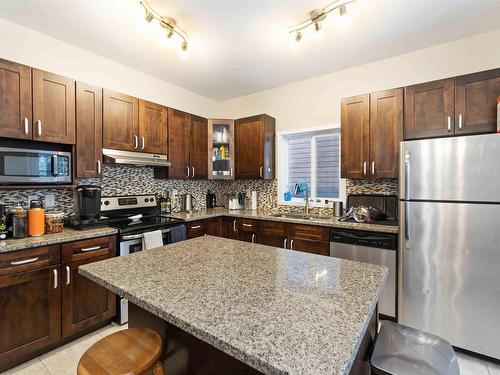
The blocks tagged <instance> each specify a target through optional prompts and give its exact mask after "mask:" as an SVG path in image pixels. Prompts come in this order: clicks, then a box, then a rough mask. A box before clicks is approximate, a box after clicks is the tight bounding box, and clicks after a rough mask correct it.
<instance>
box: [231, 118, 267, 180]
mask: <svg viewBox="0 0 500 375" xmlns="http://www.w3.org/2000/svg"><path fill="white" fill-rule="evenodd" d="M234 133H235V138H234V144H235V152H236V178H241V179H260V178H262V177H263V169H264V160H263V155H264V124H263V122H262V120H261V117H260V116H253V117H248V118H244V119H239V120H236V121H235V123H234Z"/></svg>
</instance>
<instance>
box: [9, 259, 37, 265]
mask: <svg viewBox="0 0 500 375" xmlns="http://www.w3.org/2000/svg"><path fill="white" fill-rule="evenodd" d="M37 260H38V257H35V258H29V259H23V260H15V261H13V262H10V265H11V266H20V265H22V264H28V263H34V262H36V261H37Z"/></svg>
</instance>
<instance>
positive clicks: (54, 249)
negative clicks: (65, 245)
mask: <svg viewBox="0 0 500 375" xmlns="http://www.w3.org/2000/svg"><path fill="white" fill-rule="evenodd" d="M59 249H60V248H59V245H53V246H44V247H35V248H33V249H26V250H19V251H12V252H8V253H4V254H0V276H6V275H12V274H16V273H20V272H26V271H31V270H36V269H40V268H46V267H49V266H52V265H56V264H59V263H61V255H60V251H59Z"/></svg>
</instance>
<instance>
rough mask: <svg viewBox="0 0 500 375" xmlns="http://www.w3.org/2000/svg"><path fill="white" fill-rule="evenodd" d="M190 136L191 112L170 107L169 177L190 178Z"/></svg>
mask: <svg viewBox="0 0 500 375" xmlns="http://www.w3.org/2000/svg"><path fill="white" fill-rule="evenodd" d="M189 136H190V126H189V114H187V113H186V112H182V111H178V110H176V109H173V108H168V158H169V160H170V162H171V163H172V165H171V166H170V167H169V168H168V177H169V178H172V179H178V180H182V179H187V178H189V176H190V174H191V172H190V170H189ZM165 177H166V176H165Z"/></svg>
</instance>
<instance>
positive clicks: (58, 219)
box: [45, 211, 64, 234]
mask: <svg viewBox="0 0 500 375" xmlns="http://www.w3.org/2000/svg"><path fill="white" fill-rule="evenodd" d="M63 219H64V213H63V212H61V211H49V212H46V213H45V233H46V234H54V233H61V232H62V231H63Z"/></svg>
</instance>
